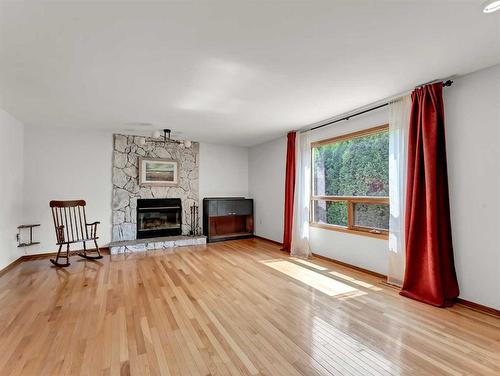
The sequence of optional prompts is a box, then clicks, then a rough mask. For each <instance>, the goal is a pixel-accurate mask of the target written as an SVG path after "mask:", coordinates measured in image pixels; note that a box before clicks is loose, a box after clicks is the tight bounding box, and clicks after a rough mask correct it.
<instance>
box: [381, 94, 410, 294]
mask: <svg viewBox="0 0 500 376" xmlns="http://www.w3.org/2000/svg"><path fill="white" fill-rule="evenodd" d="M410 110H411V98H410V96H409V95H406V96H404V97H402V98H400V99H398V100H397V101H394V102H392V103H390V104H389V198H390V213H391V216H390V220H389V270H388V273H387V282H389V283H391V284H394V285H398V286H401V285H402V284H403V278H404V272H405V263H406V254H405V252H406V251H405V196H406V168H407V160H408V126H409V123H410Z"/></svg>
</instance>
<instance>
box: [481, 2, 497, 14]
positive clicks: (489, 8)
mask: <svg viewBox="0 0 500 376" xmlns="http://www.w3.org/2000/svg"><path fill="white" fill-rule="evenodd" d="M482 8H483V13H493V12H496V11H497V10H500V0H488V1H486V2H484V3H483V5H482Z"/></svg>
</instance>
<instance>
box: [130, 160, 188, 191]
mask: <svg viewBox="0 0 500 376" xmlns="http://www.w3.org/2000/svg"><path fill="white" fill-rule="evenodd" d="M178 184H179V180H178V163H177V161H174V160H171V159H161V158H139V185H143V186H151V185H156V186H172V185H178Z"/></svg>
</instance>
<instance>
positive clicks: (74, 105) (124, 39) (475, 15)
mask: <svg viewBox="0 0 500 376" xmlns="http://www.w3.org/2000/svg"><path fill="white" fill-rule="evenodd" d="M481 3H482V0H478V1H475V0H471V1H425V0H418V1H327V2H321V1H311V2H293V3H292V2H286V3H285V2H278V1H275V2H271V1H269V2H243V1H231V2H225V3H223V2H214V1H210V2H208V1H203V2H202V1H198V2H189V3H188V2H168V3H167V2H164V3H158V2H157V3H145V2H136V3H128V4H124V3H119V2H107V3H96V2H92V3H91V2H87V3H76V2H68V3H64V4H63V3H59V4H54V3H44V4H42V3H2V4H1V5H0V107H1V108H3V109H5V110H6V111H8V112H10V113H11V114H12V115H14V116H16V117H17V118H19V119H20V120H21V121H23V122H24V123H25V124H27V125H31V126H45V127H75V128H97V129H116V130H119V129H121V130H127V129H132V128H136V129H141V127H140V125H137V126H134V124H136V123H152V124H154V126H155V127H158V128H163V127H168V128H172V129H174V130H175V131H177V132H182V135H183V136H184V137H186V138H191V139H195V140H199V141H206V142H216V143H228V144H235V145H247V146H248V145H254V144H257V143H260V142H263V141H266V140H270V139H273V138H275V137H278V136H280V135H282V134H284V133H285V132H286V131H288V130H291V129H296V128H301V127H303V126H305V125H308V124H312V123H315V122H318V121H321V120H323V119H326V118H329V117H332V116H334V115H337V114H340V113H343V112H345V111H349V110H351V109H353V108H356V107H359V106H362V105H365V104H368V103H371V102H374V101H377V100H379V99H382V98H385V97H388V96H391V95H394V94H396V93H399V92H402V91H405V90H407V89H409V88H411V87H413V86H415V85H417V84H419V83H423V82H427V81H430V80H433V79H436V78H441V77H446V76H449V75H454V74H459V75H460V74H465V73H468V72H471V71H474V70H478V69H481V68H484V67H487V66H490V65H494V64H496V63H499V62H500V12H497V13H493V14H490V15H483V14H482V12H481V9H480V4H481ZM450 90H452V89H450ZM142 129H148V127H143V128H142Z"/></svg>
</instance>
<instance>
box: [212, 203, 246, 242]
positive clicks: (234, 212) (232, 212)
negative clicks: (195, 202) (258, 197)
mask: <svg viewBox="0 0 500 376" xmlns="http://www.w3.org/2000/svg"><path fill="white" fill-rule="evenodd" d="M203 234H204V235H205V236H206V237H207V241H208V242H216V241H222V240H230V239H241V238H247V237H251V236H253V199H251V198H243V197H214V198H204V199H203Z"/></svg>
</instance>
